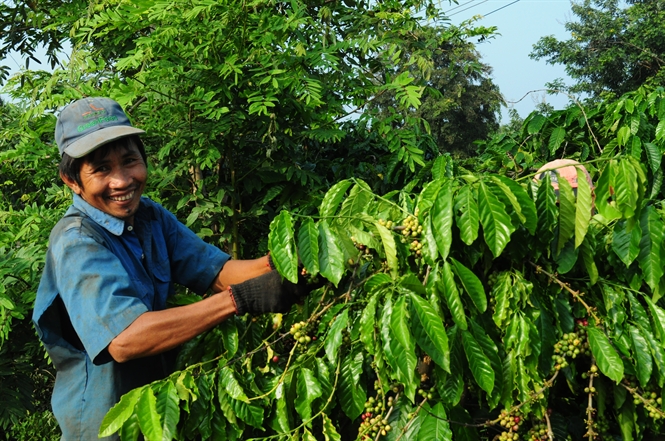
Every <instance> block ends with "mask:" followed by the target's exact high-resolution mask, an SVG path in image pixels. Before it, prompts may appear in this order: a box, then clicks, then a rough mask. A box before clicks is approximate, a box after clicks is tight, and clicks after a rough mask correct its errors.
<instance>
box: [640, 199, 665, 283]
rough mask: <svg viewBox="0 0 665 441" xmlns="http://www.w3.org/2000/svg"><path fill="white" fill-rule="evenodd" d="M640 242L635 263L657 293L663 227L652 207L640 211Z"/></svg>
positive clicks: (661, 268) (664, 229)
mask: <svg viewBox="0 0 665 441" xmlns="http://www.w3.org/2000/svg"><path fill="white" fill-rule="evenodd" d="M640 228H641V230H642V240H640V253H639V255H638V256H637V262H638V263H639V265H640V268H641V269H642V273H643V274H644V281H645V282H646V284H647V285H649V288H651V290H652V291H653V292H654V293H658V285H659V283H660V279H661V278H662V277H663V265H662V260H661V253H662V252H661V248H662V246H663V234H665V226H664V225H663V221H662V219H661V218H660V216H659V214H658V212H657V211H656V209H655V208H654V207H653V206H647V207H645V208H644V209H643V210H642V216H641V219H640Z"/></svg>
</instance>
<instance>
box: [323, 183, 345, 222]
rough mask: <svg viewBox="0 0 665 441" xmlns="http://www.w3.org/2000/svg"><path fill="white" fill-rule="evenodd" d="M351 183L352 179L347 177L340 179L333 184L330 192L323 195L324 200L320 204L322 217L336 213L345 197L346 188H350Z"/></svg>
mask: <svg viewBox="0 0 665 441" xmlns="http://www.w3.org/2000/svg"><path fill="white" fill-rule="evenodd" d="M351 184H352V181H351V180H348V179H345V180H343V181H339V182H338V183H336V184H335V185H333V186H332V187H331V188H330V190H328V192H327V193H326V194H325V196H324V197H323V200H322V201H321V205H320V206H319V214H320V215H321V217H324V218H325V217H329V216H332V215H334V214H335V212H336V211H337V207H338V206H339V204H340V202H342V199H344V194H345V193H346V190H348V189H349V187H350V186H351Z"/></svg>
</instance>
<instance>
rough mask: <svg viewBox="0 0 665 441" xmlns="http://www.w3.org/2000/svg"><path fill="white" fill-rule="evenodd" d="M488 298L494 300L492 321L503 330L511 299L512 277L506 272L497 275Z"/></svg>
mask: <svg viewBox="0 0 665 441" xmlns="http://www.w3.org/2000/svg"><path fill="white" fill-rule="evenodd" d="M490 296H491V297H492V298H493V299H494V300H495V303H494V313H493V314H492V320H494V323H496V325H497V326H498V327H499V328H500V329H504V328H505V326H506V324H507V321H508V313H509V312H510V309H511V304H512V302H511V300H512V298H513V287H512V277H511V276H510V273H508V272H502V273H499V275H498V276H497V278H496V282H495V283H494V286H492V292H491V293H490Z"/></svg>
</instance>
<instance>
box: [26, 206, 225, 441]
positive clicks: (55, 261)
mask: <svg viewBox="0 0 665 441" xmlns="http://www.w3.org/2000/svg"><path fill="white" fill-rule="evenodd" d="M228 259H229V255H228V254H226V253H224V252H222V251H221V250H219V249H218V248H216V247H214V246H212V245H209V244H207V243H205V242H204V241H203V240H201V239H200V238H199V237H198V236H196V235H195V234H194V233H193V232H192V231H191V230H189V229H188V228H187V227H185V226H184V225H183V224H182V223H180V222H179V221H178V220H177V219H176V218H175V216H174V215H173V214H171V213H170V212H168V211H167V210H166V209H164V208H163V207H162V206H160V205H159V204H157V203H155V202H153V201H151V200H150V199H148V198H145V197H143V198H141V202H140V206H139V209H138V211H137V213H136V214H135V216H134V225H133V226H132V225H129V224H128V223H126V222H125V221H123V220H121V219H118V218H115V217H113V216H111V215H109V214H106V213H104V212H103V211H101V210H99V209H97V208H95V207H93V206H91V205H90V204H88V203H87V202H85V201H84V200H83V199H82V198H81V197H79V196H78V195H74V201H73V204H72V206H71V207H69V209H68V211H67V213H66V214H65V216H64V217H63V218H62V219H61V220H60V221H59V222H58V223H57V224H56V226H55V227H54V228H53V231H52V232H51V236H50V239H49V248H48V251H47V255H46V263H45V266H44V272H43V274H42V278H41V282H40V284H39V289H38V291H37V298H36V301H35V309H34V312H33V321H34V323H35V326H36V328H37V333H38V334H39V338H40V339H41V340H42V342H43V343H44V346H45V347H46V350H47V351H48V353H49V356H50V357H51V360H52V361H53V364H54V366H55V369H56V380H55V387H54V390H53V396H52V398H51V404H52V406H53V413H54V414H55V417H56V419H57V420H58V424H59V425H60V428H61V429H62V434H63V436H62V439H63V440H67V441H70V440H81V441H89V440H93V439H98V438H97V433H98V432H99V427H100V425H101V422H102V420H103V418H104V415H106V413H107V412H108V411H109V409H110V408H111V407H113V405H115V404H116V403H117V402H118V401H119V399H120V397H121V396H122V395H123V394H125V393H127V392H128V391H130V390H131V389H134V388H136V387H139V386H142V385H145V384H147V383H150V382H151V381H155V380H158V379H162V378H164V377H166V376H167V375H168V374H170V373H171V372H172V370H173V360H174V357H173V356H172V355H173V354H169V353H165V354H160V355H156V356H151V357H143V358H138V359H135V360H130V361H128V362H125V363H117V362H115V361H114V360H113V359H112V358H111V356H110V354H109V353H108V350H107V347H108V345H109V343H111V341H112V340H113V339H114V338H115V337H116V336H118V334H120V333H121V332H122V331H123V330H125V329H126V328H127V327H128V326H129V325H130V324H131V323H132V322H133V321H134V320H136V318H137V317H138V316H140V315H141V314H143V313H145V312H147V311H158V310H162V309H164V308H166V300H167V298H168V297H169V296H170V295H171V294H173V292H174V283H177V284H180V285H184V286H186V287H188V288H189V289H191V290H192V291H194V292H196V293H199V294H202V293H204V292H205V291H206V290H207V289H208V288H209V287H210V285H211V284H212V282H213V281H214V279H215V277H216V276H217V274H218V273H219V271H220V270H221V268H222V266H224V264H225V263H226V262H227V260H228ZM104 439H106V440H111V439H117V438H116V437H109V438H104Z"/></svg>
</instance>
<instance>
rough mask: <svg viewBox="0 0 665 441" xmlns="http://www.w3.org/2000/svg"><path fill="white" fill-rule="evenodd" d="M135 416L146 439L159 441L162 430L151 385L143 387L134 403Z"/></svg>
mask: <svg viewBox="0 0 665 441" xmlns="http://www.w3.org/2000/svg"><path fill="white" fill-rule="evenodd" d="M136 416H137V417H138V419H139V426H140V427H141V432H142V433H143V435H144V436H145V438H146V440H149V441H161V439H162V436H163V433H164V432H163V430H162V422H161V418H160V415H159V413H157V398H156V397H155V394H154V392H153V391H152V388H151V387H146V388H143V393H141V396H140V397H139V400H138V402H137V403H136Z"/></svg>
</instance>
